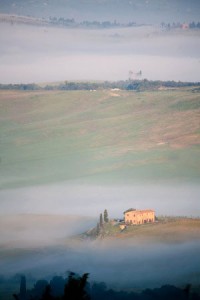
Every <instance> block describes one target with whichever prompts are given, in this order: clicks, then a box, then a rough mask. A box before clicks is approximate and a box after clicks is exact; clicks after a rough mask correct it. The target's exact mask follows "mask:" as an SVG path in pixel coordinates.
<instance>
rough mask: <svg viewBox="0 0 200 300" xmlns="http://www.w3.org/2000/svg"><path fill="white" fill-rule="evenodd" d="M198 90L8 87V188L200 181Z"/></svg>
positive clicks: (0, 183) (4, 177) (4, 107)
mask: <svg viewBox="0 0 200 300" xmlns="http://www.w3.org/2000/svg"><path fill="white" fill-rule="evenodd" d="M199 166H200V95H199V93H198V92H197V93H194V92H193V89H192V88H182V89H174V90H158V91H146V92H140V93H139V92H133V91H121V90H120V91H112V90H97V91H0V168H1V175H0V187H1V188H11V187H17V186H25V185H33V184H45V183H51V182H59V181H67V180H71V181H76V182H77V181H78V182H87V183H95V184H96V183H100V184H101V183H104V184H106V183H132V182H135V181H142V182H143V181H151V182H152V181H157V180H161V181H163V180H164V181H168V180H173V181H176V180H177V181H180V180H183V181H185V180H186V181H199V178H200V167H199Z"/></svg>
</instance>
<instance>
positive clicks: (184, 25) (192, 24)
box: [160, 21, 200, 30]
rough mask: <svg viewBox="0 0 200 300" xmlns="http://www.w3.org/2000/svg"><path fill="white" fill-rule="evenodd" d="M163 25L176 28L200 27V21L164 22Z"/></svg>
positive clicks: (165, 27) (167, 27) (166, 27)
mask: <svg viewBox="0 0 200 300" xmlns="http://www.w3.org/2000/svg"><path fill="white" fill-rule="evenodd" d="M160 25H161V27H162V28H163V29H168V30H169V29H176V28H181V29H200V22H194V21H192V22H190V23H180V22H177V23H176V22H173V23H165V22H162V23H161V24H160Z"/></svg>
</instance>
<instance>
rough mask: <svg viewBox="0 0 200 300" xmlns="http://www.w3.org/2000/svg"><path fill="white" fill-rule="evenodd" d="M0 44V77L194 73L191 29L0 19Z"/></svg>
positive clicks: (194, 77)
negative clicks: (62, 25) (62, 24)
mask: <svg viewBox="0 0 200 300" xmlns="http://www.w3.org/2000/svg"><path fill="white" fill-rule="evenodd" d="M0 44H1V50H0V54H1V58H0V66H1V74H0V82H1V83H13V82H14V83H22V82H23V83H27V82H50V81H53V82H55V81H60V80H121V79H124V80H126V79H128V76H129V71H130V70H132V72H133V74H136V73H137V72H138V71H140V70H141V71H142V78H148V79H152V80H155V79H160V80H177V81H178V80H181V81H198V80H199V75H200V73H199V46H200V45H199V33H198V32H196V31H195V32H189V33H188V32H184V31H182V32H176V33H171V34H170V33H166V32H162V31H161V29H160V28H157V27H153V26H144V27H143V26H142V27H136V28H114V29H105V30H96V29H90V30H88V29H64V28H51V27H49V28H48V27H47V28H46V27H32V26H22V25H13V26H11V25H10V24H1V33H0ZM171 45H173V47H172V46H171ZM134 76H135V75H134Z"/></svg>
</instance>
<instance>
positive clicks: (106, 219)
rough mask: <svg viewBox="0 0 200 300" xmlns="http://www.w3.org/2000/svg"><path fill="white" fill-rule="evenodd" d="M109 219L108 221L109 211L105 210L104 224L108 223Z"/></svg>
mask: <svg viewBox="0 0 200 300" xmlns="http://www.w3.org/2000/svg"><path fill="white" fill-rule="evenodd" d="M108 221H109V219H108V211H107V209H105V210H104V222H105V223H108Z"/></svg>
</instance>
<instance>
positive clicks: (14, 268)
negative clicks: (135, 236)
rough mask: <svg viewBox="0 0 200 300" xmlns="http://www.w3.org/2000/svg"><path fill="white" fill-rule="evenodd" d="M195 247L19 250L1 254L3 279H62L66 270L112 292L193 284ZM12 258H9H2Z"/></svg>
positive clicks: (89, 245)
mask: <svg viewBox="0 0 200 300" xmlns="http://www.w3.org/2000/svg"><path fill="white" fill-rule="evenodd" d="M199 251H200V243H199V242H191V243H184V244H173V245H169V244H159V243H157V244H148V243H144V244H139V243H137V241H135V242H134V241H131V242H130V241H129V242H126V243H125V242H124V241H123V242H120V241H117V242H116V241H115V242H113V241H109V242H108V241H106V242H103V241H93V242H92V241H86V242H82V243H79V242H73V241H71V242H69V243H68V244H66V247H64V248H63V247H62V248H59V247H57V248H48V249H47V248H44V249H43V250H40V251H36V250H33V251H31V250H29V252H28V251H27V252H26V251H24V252H23V251H22V252H21V255H20V253H19V249H18V250H17V251H16V252H15V254H13V253H12V254H9V251H7V254H6V255H4V261H1V262H0V268H1V272H2V273H3V274H4V275H11V274H14V273H24V274H27V275H28V274H32V275H33V276H35V277H36V278H44V277H48V276H52V275H56V274H57V275H64V274H66V271H69V270H70V271H73V272H77V273H79V274H82V273H84V272H88V273H90V279H91V280H92V281H93V280H95V281H98V282H101V281H104V282H106V284H107V285H108V286H109V287H113V288H116V289H133V288H139V289H143V288H147V287H159V286H161V285H163V284H173V285H179V286H182V285H185V284H187V283H192V284H198V283H199V280H200V273H199V263H200V259H199ZM9 255H12V258H11V259H9V258H8V256H9Z"/></svg>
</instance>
